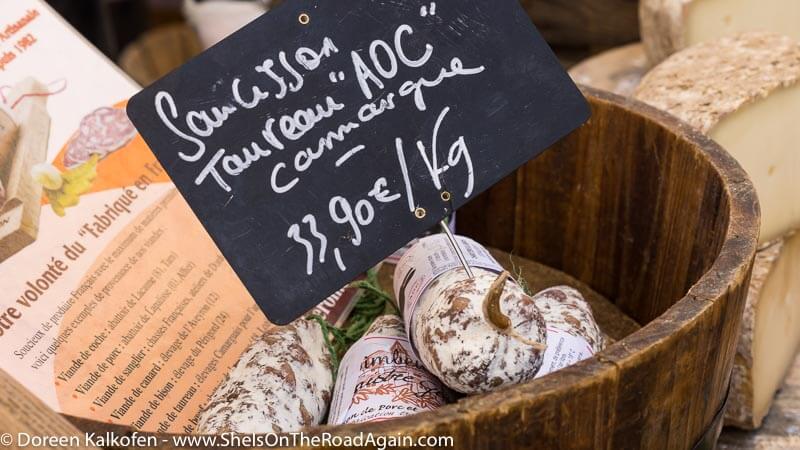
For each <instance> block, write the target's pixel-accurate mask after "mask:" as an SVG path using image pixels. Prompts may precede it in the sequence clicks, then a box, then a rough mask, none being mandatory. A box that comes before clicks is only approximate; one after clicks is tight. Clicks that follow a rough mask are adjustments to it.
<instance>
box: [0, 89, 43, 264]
mask: <svg viewBox="0 0 800 450" xmlns="http://www.w3.org/2000/svg"><path fill="white" fill-rule="evenodd" d="M45 91H46V88H45V86H44V85H43V84H42V83H40V82H39V81H37V80H35V79H33V78H26V79H24V80H22V81H20V82H19V83H17V84H16V85H14V86H13V87H12V89H11V90H10V94H9V96H8V97H9V98H11V99H15V102H14V103H15V105H14V109H13V111H14V114H15V116H16V121H17V124H18V131H17V133H18V134H17V139H16V145H15V146H14V148H13V149H12V150H11V154H10V155H9V156H8V157H7V163H6V166H7V171H6V173H4V176H5V178H3V179H2V181H3V184H4V187H5V193H6V198H7V202H6V203H5V205H3V207H2V210H0V239H1V240H0V261H4V260H5V259H6V258H8V257H9V256H11V255H13V254H15V253H16V252H18V251H19V250H21V249H23V248H24V247H26V246H28V245H29V244H31V243H32V242H33V241H35V240H36V236H37V234H38V232H39V214H40V212H41V198H42V187H41V185H39V184H38V183H36V182H35V181H34V180H33V177H32V176H31V169H32V168H33V166H35V165H36V164H38V163H41V162H43V161H44V160H45V159H46V156H47V141H48V137H49V134H50V116H49V115H48V113H47V107H46V104H47V97H46V96H34V95H30V94H31V93H36V92H45Z"/></svg>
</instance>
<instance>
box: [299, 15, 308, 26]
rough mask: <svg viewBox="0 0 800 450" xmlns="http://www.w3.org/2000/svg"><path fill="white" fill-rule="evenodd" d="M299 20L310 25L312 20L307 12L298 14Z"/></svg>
mask: <svg viewBox="0 0 800 450" xmlns="http://www.w3.org/2000/svg"><path fill="white" fill-rule="evenodd" d="M297 21H298V22H300V23H301V24H303V25H308V23H309V22H311V17H310V16H309V15H308V14H306V13H300V15H299V16H297Z"/></svg>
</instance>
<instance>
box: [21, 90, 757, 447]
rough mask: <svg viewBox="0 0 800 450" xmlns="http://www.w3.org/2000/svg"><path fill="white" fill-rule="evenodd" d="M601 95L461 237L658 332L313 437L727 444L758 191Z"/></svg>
mask: <svg viewBox="0 0 800 450" xmlns="http://www.w3.org/2000/svg"><path fill="white" fill-rule="evenodd" d="M585 92H586V94H587V96H588V98H589V101H590V102H591V105H592V109H593V115H592V118H591V120H590V121H589V122H588V123H587V124H586V125H585V126H583V127H581V128H580V129H578V130H577V131H575V132H574V133H572V134H571V135H570V136H568V137H567V138H566V139H564V140H562V141H561V142H560V143H558V144H557V145H555V146H554V147H553V148H552V149H550V150H548V151H547V152H545V153H544V154H543V155H542V156H540V157H539V158H537V159H536V160H534V161H531V162H530V163H528V164H527V165H525V166H524V167H522V168H520V169H519V170H518V171H517V172H516V173H515V174H513V175H512V176H510V177H508V178H507V179H505V180H503V181H502V182H500V183H499V184H497V185H495V186H494V187H493V188H491V189H490V190H489V191H488V192H486V193H484V194H483V195H481V196H480V197H479V198H477V199H476V200H475V201H473V202H472V203H471V204H470V205H468V206H466V207H465V208H463V209H462V210H460V211H459V218H458V225H459V228H460V230H459V231H460V232H461V233H464V234H467V235H470V236H473V237H475V238H477V239H478V240H480V241H481V242H483V243H484V244H486V245H491V246H494V247H498V248H500V249H503V250H506V251H509V252H512V251H513V252H514V254H516V255H519V256H522V257H526V258H529V259H533V260H536V261H539V262H542V263H545V264H547V265H549V266H552V267H554V268H556V269H559V270H561V271H564V272H566V273H567V274H569V275H571V276H573V277H575V278H577V279H579V280H580V281H582V282H583V283H586V284H587V285H589V286H591V287H592V288H594V290H595V291H597V292H599V293H600V294H602V295H603V296H605V297H606V298H608V299H610V300H612V301H613V302H614V303H615V304H616V305H617V306H618V307H619V308H620V309H622V310H623V311H624V312H625V313H626V314H628V315H629V316H630V317H632V318H633V319H635V320H636V321H637V322H638V323H639V324H641V325H642V326H643V327H642V328H641V329H640V330H639V331H636V332H635V333H633V334H630V335H629V336H627V337H626V338H624V339H622V340H620V341H617V342H616V343H614V344H612V345H611V346H609V347H608V348H607V349H606V350H604V351H603V352H601V353H599V354H598V355H596V356H595V357H593V358H591V359H588V360H584V361H582V362H580V363H578V364H576V365H574V366H570V367H568V368H566V369H563V370H560V371H558V372H556V373H553V374H550V375H547V376H545V377H542V378H540V379H537V380H534V381H532V382H529V383H527V384H523V385H518V386H513V387H510V388H507V389H503V390H500V391H497V392H493V393H491V394H487V395H479V396H473V397H468V398H464V399H462V400H460V401H459V402H457V403H455V404H451V405H447V406H445V407H443V408H441V409H439V410H437V411H435V412H432V413H423V414H419V415H415V416H411V417H407V418H403V419H398V420H392V421H386V422H380V423H376V424H360V425H350V426H343V427H335V428H334V427H320V428H317V429H314V430H311V431H310V433H311V434H312V435H321V434H322V433H333V434H335V435H337V436H347V435H357V434H359V433H362V432H364V433H368V432H371V433H378V434H382V435H398V434H402V435H411V436H433V435H445V436H452V437H453V439H454V443H455V446H456V448H474V449H483V448H503V449H507V448H531V447H535V448H586V449H596V448H607V449H618V448H644V449H659V448H693V447H695V446H697V445H698V443H700V444H702V443H706V444H711V445H713V442H714V441H715V440H716V437H717V435H718V433H719V427H720V426H721V425H720V424H721V421H720V419H721V411H722V408H723V406H724V403H725V399H726V395H727V391H728V382H729V378H730V372H731V367H732V361H733V357H734V351H735V344H736V337H737V331H738V328H739V324H740V319H741V315H742V311H743V307H744V301H745V295H746V292H747V285H748V281H749V275H750V270H751V267H752V260H753V255H754V253H755V249H756V242H757V237H758V221H759V209H758V203H757V200H756V196H755V193H754V191H753V187H752V185H751V184H750V181H749V180H748V177H747V175H746V174H745V173H744V172H743V171H742V169H741V168H740V167H739V165H738V164H737V163H736V162H735V161H734V160H733V159H732V158H731V157H730V156H729V155H728V154H727V153H726V152H725V151H723V150H722V149H721V148H720V147H719V146H718V145H716V144H715V143H714V142H712V141H711V140H709V139H708V138H706V137H704V136H702V135H700V134H699V133H697V132H695V131H693V130H692V129H691V128H690V127H688V126H686V125H684V124H682V123H680V122H678V121H677V120H676V119H674V118H672V117H670V116H668V115H666V114H665V113H662V112H659V111H656V110H655V109H652V108H649V107H647V106H645V105H643V104H640V103H637V102H635V101H632V100H625V99H623V98H622V97H618V96H615V95H613V94H608V93H604V92H602V91H595V90H591V89H586V90H585ZM6 414H13V412H6ZM70 419H71V420H72V422H73V423H74V424H75V425H76V426H77V427H78V428H80V429H83V430H90V431H105V430H113V431H116V432H122V433H130V432H132V430H129V429H125V428H123V427H119V426H111V425H107V424H103V423H100V422H91V421H87V420H81V419H75V418H70ZM37 420H39V421H41V419H37Z"/></svg>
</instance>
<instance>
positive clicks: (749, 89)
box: [635, 33, 800, 428]
mask: <svg viewBox="0 0 800 450" xmlns="http://www.w3.org/2000/svg"><path fill="white" fill-rule="evenodd" d="M799 80H800V43H798V42H796V41H794V40H792V39H791V38H788V37H782V36H779V35H776V34H772V33H746V34H743V35H741V36H739V37H736V38H724V39H721V40H718V41H713V42H707V43H702V44H698V45H696V46H694V47H691V48H689V49H686V50H683V51H681V52H678V53H676V54H675V55H673V56H671V57H670V58H668V59H667V60H665V61H664V62H663V63H661V64H660V65H659V66H657V67H655V68H654V69H653V70H652V71H650V72H649V73H648V74H647V75H646V76H645V77H644V79H643V80H642V82H641V84H640V85H639V87H638V89H637V91H636V94H635V97H636V98H637V99H639V100H643V101H645V102H647V103H649V104H651V105H653V106H656V107H658V108H661V109H663V110H666V111H668V112H670V113H672V114H674V115H676V116H677V117H679V118H680V119H682V120H684V121H685V122H687V123H689V124H690V125H692V126H694V127H695V128H697V129H699V130H700V131H702V132H704V133H707V134H708V135H709V136H711V137H712V138H713V139H715V140H716V141H718V142H719V143H720V144H722V146H723V147H724V148H725V149H726V150H728V151H729V152H730V153H731V154H732V155H733V156H734V157H735V158H736V159H737V160H738V161H739V162H740V163H741V164H742V166H743V167H744V168H745V170H746V171H747V172H748V173H749V175H750V177H751V179H752V180H753V184H754V185H755V188H756V191H757V192H758V195H759V200H760V203H761V211H762V229H761V243H762V248H761V251H760V252H759V253H758V255H757V257H756V265H755V268H754V271H753V279H752V281H751V286H750V292H749V298H748V301H747V306H746V311H745V319H744V327H743V329H742V336H741V337H740V340H739V347H738V349H737V357H736V359H735V367H736V368H735V370H734V377H733V379H732V394H731V400H730V405H729V409H728V413H727V416H726V421H727V422H726V423H728V424H731V425H735V426H739V427H744V428H755V427H758V426H759V425H760V424H761V420H762V418H763V417H764V415H765V414H766V412H767V411H768V409H769V404H770V403H771V401H772V397H773V395H774V393H775V391H776V390H777V389H778V388H779V386H780V384H781V382H782V380H783V377H784V376H785V373H786V370H787V368H788V367H789V364H790V363H791V361H792V359H793V356H794V355H795V354H796V352H797V349H798V346H800V332H798V331H797V329H798V327H797V325H796V324H797V321H798V320H800V298H798V296H799V295H800V278H798V277H797V273H796V272H797V265H798V263H800V250H798V247H800V243H798V238H797V236H796V235H795V236H794V237H790V233H791V231H792V230H793V229H796V228H798V226H800V199H798V195H799V194H798V193H800V177H798V176H797V174H798V173H800V152H798V151H797V146H798V142H800V127H798V126H797V118H798V117H800V83H799V82H798V81H799ZM792 270H794V272H792ZM786 321H788V325H787V322H786ZM780 330H785V331H786V332H781V331H780Z"/></svg>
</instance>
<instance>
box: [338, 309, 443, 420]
mask: <svg viewBox="0 0 800 450" xmlns="http://www.w3.org/2000/svg"><path fill="white" fill-rule="evenodd" d="M445 390H446V389H445V387H444V386H443V385H442V383H441V382H440V381H439V380H437V379H436V378H435V377H434V376H433V375H432V374H431V373H430V372H428V370H427V369H426V368H425V367H424V366H423V364H422V362H421V361H420V360H419V358H417V356H416V355H415V354H414V350H413V349H412V348H411V344H410V343H409V341H408V337H407V336H406V332H405V328H404V327H403V321H402V320H401V319H400V317H398V316H396V315H393V314H387V315H384V316H381V317H379V318H377V319H375V322H373V323H372V326H371V327H370V329H369V330H368V331H367V332H366V334H364V336H363V337H362V338H361V339H360V340H359V341H358V342H356V343H355V344H353V346H352V347H350V349H349V350H348V351H347V353H346V354H345V355H344V358H342V362H341V364H340V365H339V374H338V377H337V380H336V387H335V388H334V391H333V401H332V402H331V412H330V415H329V417H328V423H329V424H332V425H339V424H344V423H365V422H378V421H383V420H388V419H395V418H399V417H404V416H409V415H412V414H417V413H419V412H423V411H430V410H433V409H436V408H438V407H440V406H442V405H443V404H445Z"/></svg>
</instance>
